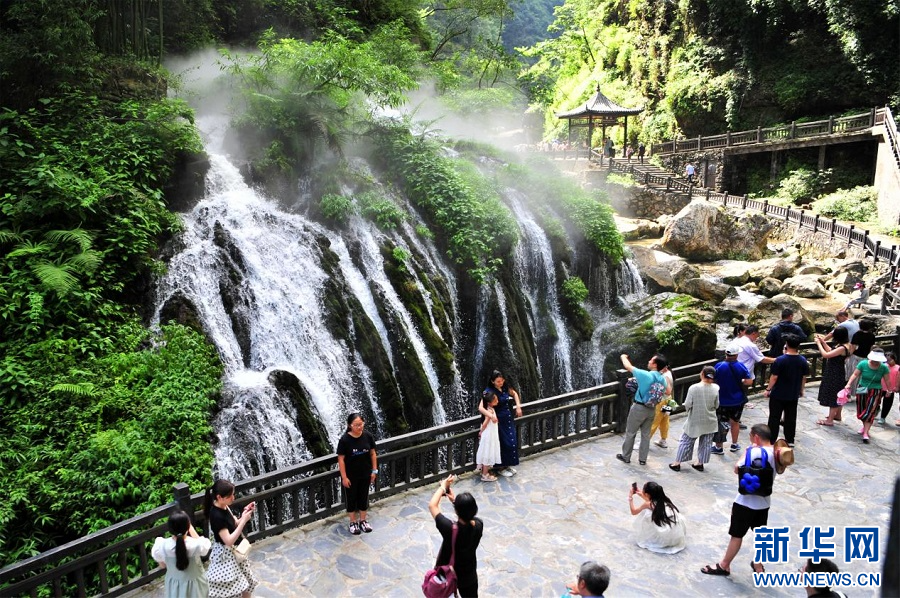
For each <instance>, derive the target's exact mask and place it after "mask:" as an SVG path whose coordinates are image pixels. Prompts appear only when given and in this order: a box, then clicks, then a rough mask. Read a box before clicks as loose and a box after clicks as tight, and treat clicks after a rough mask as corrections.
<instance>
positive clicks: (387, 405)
mask: <svg viewBox="0 0 900 598" xmlns="http://www.w3.org/2000/svg"><path fill="white" fill-rule="evenodd" d="M318 241H319V247H320V250H321V252H322V261H321V264H322V267H323V268H325V269H326V271H328V272H329V274H330V276H329V277H328V279H327V280H326V281H325V288H324V289H323V292H322V295H321V296H322V300H323V301H324V302H325V305H326V307H327V308H328V313H329V314H330V317H329V318H328V319H327V320H326V321H325V322H324V324H325V326H326V327H327V328H328V330H329V331H330V332H331V333H332V334H333V335H334V336H336V337H337V338H340V339H342V340H343V341H344V342H345V343H346V344H347V347H348V348H353V349H355V352H356V353H357V354H358V355H359V357H360V358H361V359H362V361H363V363H364V364H365V365H366V367H368V369H369V371H370V372H371V375H372V383H373V385H374V387H375V392H376V394H377V399H378V403H379V405H380V407H381V410H382V411H383V413H384V427H385V429H384V430H383V431H381V432H382V433H383V435H386V436H395V435H398V434H403V433H405V432H408V431H409V429H410V426H409V422H408V420H407V418H406V414H405V409H404V403H403V397H402V396H401V392H400V388H399V387H398V380H397V378H395V376H394V368H392V367H391V360H390V358H389V356H388V354H387V352H386V351H385V350H384V345H383V344H382V342H381V336H380V335H379V334H378V330H377V329H376V328H375V326H374V325H373V324H372V321H371V320H370V319H369V317H368V316H367V315H366V313H365V310H364V309H363V307H362V305H361V304H360V303H359V300H358V299H357V298H356V297H355V296H354V295H353V293H351V292H350V290H349V289H348V288H347V285H346V284H345V283H344V280H343V278H342V277H341V276H340V275H339V272H340V266H339V258H338V256H337V254H335V253H334V252H333V251H331V249H330V246H329V245H330V242H329V241H328V239H327V238H325V237H320V238H319V239H318ZM348 375H350V376H351V378H353V377H357V378H358V376H359V373H358V372H348ZM361 384H362V381H361V380H359V379H354V386H355V387H357V388H361ZM364 411H365V408H364ZM364 415H365V416H366V419H367V421H369V422H372V425H373V427H374V425H375V422H376V421H377V420H376V418H375V417H374V414H372V413H364Z"/></svg>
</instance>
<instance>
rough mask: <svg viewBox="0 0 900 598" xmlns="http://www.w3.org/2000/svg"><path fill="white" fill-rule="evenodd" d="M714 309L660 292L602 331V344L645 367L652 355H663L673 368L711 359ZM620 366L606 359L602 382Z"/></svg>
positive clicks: (696, 301) (713, 342)
mask: <svg viewBox="0 0 900 598" xmlns="http://www.w3.org/2000/svg"><path fill="white" fill-rule="evenodd" d="M715 321H716V310H715V308H713V307H712V306H711V305H710V304H709V303H707V302H706V301H702V300H700V299H697V298H695V297H691V296H690V295H683V294H677V293H660V294H657V295H651V296H649V297H646V298H645V299H642V300H640V301H638V302H637V303H636V304H635V305H634V308H633V309H632V311H631V312H630V314H628V315H627V316H625V317H624V318H623V319H622V321H621V322H620V323H619V325H618V326H614V327H610V328H608V329H606V330H604V331H603V332H602V333H601V334H602V336H603V338H602V342H604V343H606V344H608V345H609V346H610V354H611V355H618V354H620V353H628V354H629V355H630V356H631V358H632V363H634V364H636V365H638V367H644V365H645V364H646V363H647V361H648V360H649V359H650V357H652V356H653V354H654V353H657V352H659V353H662V354H663V355H665V356H666V357H667V358H668V359H669V363H670V364H671V365H672V366H673V367H675V366H679V365H684V364H687V363H693V362H696V361H698V360H701V359H704V358H707V357H709V358H712V356H713V352H714V351H715V348H716V330H715ZM619 367H621V366H620V365H619V361H618V359H607V360H606V368H607V371H606V372H605V374H604V375H605V376H606V378H605V379H612V378H613V377H614V375H615V370H616V369H617V368H619Z"/></svg>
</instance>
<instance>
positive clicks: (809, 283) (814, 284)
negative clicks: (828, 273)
mask: <svg viewBox="0 0 900 598" xmlns="http://www.w3.org/2000/svg"><path fill="white" fill-rule="evenodd" d="M781 292H782V293H786V294H788V295H793V296H795V297H806V298H807V299H821V298H822V297H827V296H828V292H827V291H826V290H825V287H823V286H822V284H821V283H820V282H819V277H818V276H812V275H809V274H806V275H803V276H794V277H793V278H788V279H787V280H785V281H784V284H783V285H782V286H781Z"/></svg>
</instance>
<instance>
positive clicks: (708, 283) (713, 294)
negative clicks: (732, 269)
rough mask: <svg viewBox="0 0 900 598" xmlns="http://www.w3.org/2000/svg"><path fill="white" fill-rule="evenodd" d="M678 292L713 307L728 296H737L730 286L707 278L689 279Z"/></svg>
mask: <svg viewBox="0 0 900 598" xmlns="http://www.w3.org/2000/svg"><path fill="white" fill-rule="evenodd" d="M678 291H679V292H681V293H686V294H688V295H690V296H692V297H696V298H698V299H703V300H704V301H709V302H710V303H712V304H713V305H718V304H720V303H722V301H724V300H725V298H726V297H728V296H737V291H735V290H734V287H732V286H731V285H727V284H725V283H723V282H716V281H715V280H710V279H708V278H689V279H687V280H685V281H683V282H682V283H681V285H680V287H679V289H678Z"/></svg>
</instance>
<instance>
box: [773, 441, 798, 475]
mask: <svg viewBox="0 0 900 598" xmlns="http://www.w3.org/2000/svg"><path fill="white" fill-rule="evenodd" d="M793 464H794V449H792V448H791V447H789V446H788V443H787V441H786V440H785V439H784V438H779V439H778V440H776V441H775V471H777V472H778V473H779V474H781V473H784V470H785V469H787V467H788V466H790V465H793Z"/></svg>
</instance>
